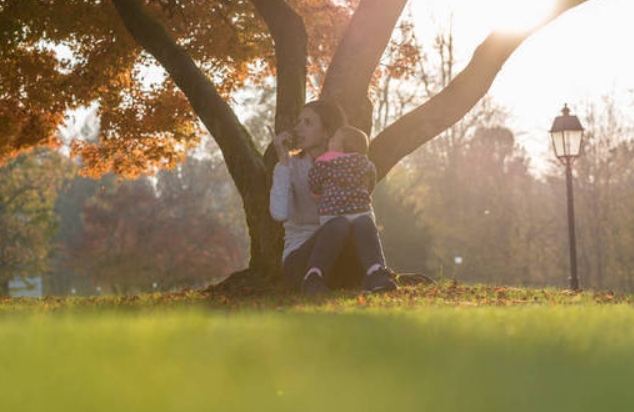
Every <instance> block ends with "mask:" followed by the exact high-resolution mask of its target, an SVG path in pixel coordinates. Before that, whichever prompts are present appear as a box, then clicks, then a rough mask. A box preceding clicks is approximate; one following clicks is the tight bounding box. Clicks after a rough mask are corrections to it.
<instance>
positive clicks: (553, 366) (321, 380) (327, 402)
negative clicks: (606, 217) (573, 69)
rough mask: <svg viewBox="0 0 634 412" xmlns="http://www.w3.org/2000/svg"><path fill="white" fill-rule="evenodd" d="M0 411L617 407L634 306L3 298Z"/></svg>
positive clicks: (491, 296)
mask: <svg viewBox="0 0 634 412" xmlns="http://www.w3.org/2000/svg"><path fill="white" fill-rule="evenodd" d="M0 344H1V345H2V349H3V350H2V351H1V352H0V388H2V389H1V391H2V395H1V396H0V411H16V412H17V411H19V412H22V411H64V412H66V411H432V410H433V411H498V410H499V411H502V410H504V411H508V410H514V411H586V410H587V411H611V410H630V409H631V408H632V406H634V391H632V390H631V386H632V382H634V306H632V301H631V298H630V297H627V296H621V297H618V296H614V295H613V294H593V293H581V294H575V293H570V292H565V291H553V290H549V291H544V290H539V291H535V290H524V289H509V288H497V289H496V288H483V287H482V288H480V287H475V288H471V287H462V286H457V285H455V284H448V285H443V286H441V287H435V286H434V287H426V288H425V287H410V288H403V289H401V290H399V291H398V292H396V293H393V294H390V295H386V296H377V297H375V296H372V297H359V296H357V295H355V294H353V293H348V294H338V295H335V296H333V297H328V298H323V297H322V298H314V299H305V298H302V297H299V296H267V297H250V298H242V299H240V298H235V297H227V296H208V295H204V294H197V293H189V294H176V295H170V296H167V295H148V296H143V297H134V298H99V299H96V298H94V299H78V298H75V299H53V298H49V299H41V300H24V299H19V300H10V299H6V300H4V301H3V302H2V303H0Z"/></svg>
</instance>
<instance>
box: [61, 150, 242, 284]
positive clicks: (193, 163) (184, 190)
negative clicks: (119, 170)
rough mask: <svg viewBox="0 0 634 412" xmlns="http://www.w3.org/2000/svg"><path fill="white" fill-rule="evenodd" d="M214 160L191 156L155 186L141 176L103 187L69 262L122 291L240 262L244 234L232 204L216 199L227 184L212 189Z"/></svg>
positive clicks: (208, 276)
mask: <svg viewBox="0 0 634 412" xmlns="http://www.w3.org/2000/svg"><path fill="white" fill-rule="evenodd" d="M210 165H211V162H210V161H209V160H206V161H198V160H195V159H189V160H188V161H187V162H186V163H185V164H183V165H182V167H180V168H179V170H178V171H174V172H161V173H159V175H158V179H157V182H156V189H155V188H154V185H153V184H152V182H151V181H150V180H149V179H148V178H139V179H136V180H131V181H124V182H122V183H120V184H118V185H116V186H114V187H113V188H112V189H111V190H103V191H98V193H97V195H96V196H94V197H92V198H91V199H90V200H89V201H88V202H87V203H86V204H85V206H84V209H83V231H82V235H81V237H80V239H79V241H77V242H73V243H69V244H67V248H66V252H67V254H68V259H67V264H68V265H69V266H71V267H72V268H73V269H74V270H76V271H77V272H79V273H81V274H82V275H84V276H86V277H87V278H89V279H90V280H91V282H92V283H93V287H97V286H99V287H100V288H101V289H102V290H103V291H112V292H117V293H123V294H126V293H130V292H137V291H139V290H154V289H158V290H166V291H167V290H173V289H175V288H181V287H194V286H198V287H200V286H202V285H205V284H209V283H211V282H214V281H216V282H217V281H218V280H220V279H222V278H223V277H224V274H226V273H228V272H230V271H232V270H237V269H238V268H240V267H241V266H242V265H244V263H245V261H246V251H247V249H246V245H245V244H244V242H243V241H244V240H246V237H243V238H242V239H241V238H240V237H239V236H238V234H239V230H233V229H234V228H235V226H234V225H235V223H236V222H235V220H236V217H235V216H232V215H231V212H230V210H231V208H230V207H227V206H228V204H227V203H226V202H225V204H222V205H220V206H221V207H218V206H219V205H218V204H214V202H213V201H212V200H213V199H214V198H216V197H219V198H220V199H222V195H223V193H222V191H223V190H222V187H220V186H215V190H214V189H212V188H213V187H214V186H212V185H210V182H212V181H213V180H214V179H213V177H212V176H210V175H211V174H212V173H214V170H213V169H212V168H211V167H210ZM224 184H225V185H226V179H225V183H224ZM212 191H213V198H212V197H211V195H212ZM219 210H225V211H226V213H224V215H223V214H221V213H218V211H219ZM241 240H242V241H241Z"/></svg>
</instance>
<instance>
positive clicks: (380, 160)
mask: <svg viewBox="0 0 634 412" xmlns="http://www.w3.org/2000/svg"><path fill="white" fill-rule="evenodd" d="M112 1H113V3H114V5H115V7H116V9H117V12H118V13H119V15H120V16H121V19H122V21H123V22H124V24H125V26H126V28H127V29H128V31H129V32H130V34H131V35H132V36H133V37H134V38H135V40H136V41H137V42H138V43H139V44H140V45H141V46H142V47H143V48H144V49H145V50H146V51H148V52H149V53H150V54H152V55H153V56H154V57H155V58H156V59H157V60H158V62H159V63H160V64H161V65H162V66H163V67H164V68H165V69H166V70H167V71H168V73H169V74H170V76H171V77H172V79H173V80H174V82H175V83H176V84H177V85H178V87H179V88H180V89H181V90H182V91H183V93H184V94H185V95H186V96H187V98H188V99H189V101H190V103H191V105H192V108H193V109H194V111H195V112H196V114H197V115H198V116H199V117H200V119H201V121H202V122H203V123H204V124H205V126H206V127H207V129H208V130H209V132H210V133H211V134H212V136H213V137H214V139H215V140H216V142H217V143H218V146H219V147H220V150H221V151H222V153H223V156H224V158H225V162H226V164H227V168H228V169H229V172H230V174H231V176H232V178H233V180H234V182H235V184H236V186H237V188H238V191H239V192H240V195H241V196H242V199H243V201H244V209H245V212H246V216H247V223H248V226H249V235H250V237H251V261H250V264H249V269H248V270H246V271H243V272H240V273H239V274H237V275H236V276H232V277H231V278H234V279H241V281H240V282H237V283H238V284H243V282H242V280H244V281H245V282H246V283H249V282H256V281H255V280H257V282H256V283H258V284H267V283H271V281H275V280H276V279H279V273H280V270H279V269H280V256H281V250H282V237H283V234H282V229H281V225H280V224H278V223H276V222H274V221H273V220H272V219H271V217H270V215H269V212H268V203H269V195H268V193H269V187H270V176H271V171H272V168H273V166H274V164H275V162H276V160H277V159H276V158H275V155H274V152H273V151H272V150H271V148H270V147H269V150H267V153H266V154H265V155H264V156H262V155H261V154H260V153H258V152H257V150H256V149H255V146H254V145H253V143H252V140H251V137H250V136H249V134H248V133H247V132H246V130H245V129H244V127H243V126H242V125H241V124H240V122H239V121H238V119H237V118H236V116H235V114H234V113H233V111H232V110H231V108H230V107H229V105H228V104H227V103H226V102H225V101H224V100H223V99H222V98H221V97H220V96H219V94H218V93H217V91H216V89H215V87H214V85H213V84H212V83H211V82H210V80H209V79H208V78H207V77H206V76H205V75H204V74H203V73H202V72H201V71H200V70H199V69H198V68H197V67H196V65H195V63H194V62H193V60H192V59H191V57H190V56H189V55H188V54H187V52H186V51H185V50H184V49H183V48H182V47H180V46H178V45H177V44H176V42H175V41H174V40H173V39H172V38H171V36H170V35H169V33H168V31H167V30H166V29H165V28H164V27H163V26H162V25H161V24H160V23H159V22H158V21H157V20H156V19H154V18H153V17H151V16H149V15H148V14H147V13H146V11H145V10H144V8H143V6H142V5H141V3H140V2H139V0H112ZM585 1H587V0H559V1H558V4H557V9H556V10H555V12H554V13H553V14H552V16H550V18H548V19H547V20H546V21H545V22H544V23H543V24H546V23H547V22H548V21H550V20H552V19H554V18H555V17H557V16H558V15H560V14H561V13H563V12H564V11H566V10H568V9H570V8H572V7H575V6H577V5H579V4H581V3H584V2H585ZM252 3H253V4H254V5H255V6H256V9H257V11H258V12H259V13H260V15H261V17H262V18H263V19H264V20H265V21H266V23H267V25H268V27H269V29H270V31H271V34H272V35H273V38H274V41H275V51H276V56H277V63H276V64H277V73H278V96H277V105H278V106H277V112H276V130H277V131H279V130H282V129H285V128H288V127H290V125H291V124H292V123H293V121H294V119H295V118H296V117H297V114H298V113H299V111H300V110H301V106H302V105H303V103H304V96H305V85H306V32H305V29H304V26H303V22H302V20H301V18H300V17H299V16H297V14H296V13H294V12H293V10H292V9H291V8H290V7H289V6H288V4H286V2H285V1H283V0H268V1H267V0H252ZM405 3H406V0H391V1H389V2H386V1H382V0H362V1H361V3H360V4H359V7H358V9H357V10H356V12H355V14H354V16H353V18H352V20H351V24H350V26H349V28H348V30H346V32H345V34H344V37H343V38H342V40H341V42H340V44H339V46H338V49H337V51H336V53H335V56H334V58H333V61H332V66H331V68H330V69H329V71H328V74H327V76H326V80H325V84H324V88H323V91H322V96H323V97H328V98H333V99H335V100H337V101H339V102H340V103H341V104H342V105H343V106H344V108H345V109H346V110H347V112H348V114H349V117H350V118H351V121H352V123H353V124H355V125H357V126H359V127H361V128H362V129H364V130H366V131H368V132H369V131H370V129H371V123H372V120H371V119H372V117H371V116H372V108H371V105H370V103H369V100H368V97H367V92H368V87H369V84H370V81H371V77H372V74H373V73H374V70H375V69H376V66H377V64H378V62H379V59H380V57H381V55H382V53H383V50H384V48H385V46H386V45H387V42H388V41H389V38H390V35H391V32H392V30H393V27H394V25H395V23H396V21H397V19H398V17H399V15H400V13H401V11H402V9H403V7H404V5H405ZM539 27H541V25H540V26H539ZM539 27H536V28H535V29H534V30H537V29H538V28H539ZM534 30H532V31H534ZM532 31H526V32H525V33H521V34H518V35H515V36H509V35H502V34H499V33H497V34H496V33H494V34H492V35H490V36H489V37H488V38H487V39H486V40H485V41H484V42H483V43H482V44H481V45H480V46H479V47H478V49H477V50H476V52H475V53H474V55H473V58H472V60H471V62H470V63H469V65H468V66H467V67H466V68H465V69H464V70H463V71H462V72H461V73H460V74H459V75H458V76H457V77H456V78H455V79H454V80H453V81H452V82H451V83H450V84H449V85H448V86H447V88H446V89H445V90H443V91H442V92H441V93H439V94H438V95H437V96H435V97H434V98H432V99H430V100H429V101H428V102H427V103H426V104H424V105H423V106H421V107H419V108H417V109H415V110H414V111H412V112H411V113H409V114H407V115H406V116H404V117H403V118H401V119H400V120H398V121H397V122H395V123H394V124H393V125H391V126H390V127H388V128H387V129H385V130H384V131H383V132H382V133H381V134H380V135H379V136H378V137H377V138H375V139H374V140H373V142H372V144H371V147H370V157H371V159H372V160H373V161H374V162H375V163H376V165H377V169H378V172H379V178H382V177H384V176H385V175H386V174H387V173H388V172H389V170H390V169H391V168H392V167H393V166H394V165H395V164H396V163H397V162H398V161H399V160H400V159H402V158H403V157H404V156H406V155H407V154H409V153H411V152H412V151H413V150H415V149H416V148H418V147H420V146H421V145H422V144H424V143H425V142H427V141H429V140H431V139H432V138H434V137H435V136H437V135H438V134H440V133H441V132H442V131H444V130H446V129H447V128H449V127H451V126H452V125H453V124H454V123H455V122H457V121H458V120H460V119H461V118H462V117H464V115H465V114H466V113H467V112H468V111H469V110H470V109H471V108H472V107H473V106H474V105H475V104H476V103H477V102H478V101H479V100H480V99H481V98H482V97H483V96H484V95H485V94H486V92H487V91H488V89H489V87H490V86H491V83H492V82H493V80H494V79H495V76H496V75H497V73H498V71H499V70H500V68H501V67H502V65H503V64H504V62H505V61H506V60H507V59H508V58H509V56H510V55H511V54H512V53H513V51H514V50H515V49H516V48H517V47H518V46H519V45H520V44H521V43H522V42H523V41H524V40H525V39H526V37H528V36H529V35H530V34H531V33H532ZM254 275H255V276H254Z"/></svg>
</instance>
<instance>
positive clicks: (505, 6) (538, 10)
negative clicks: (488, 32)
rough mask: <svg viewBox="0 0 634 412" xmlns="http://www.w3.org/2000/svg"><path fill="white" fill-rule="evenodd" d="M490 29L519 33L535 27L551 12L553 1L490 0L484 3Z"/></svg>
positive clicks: (484, 12)
mask: <svg viewBox="0 0 634 412" xmlns="http://www.w3.org/2000/svg"><path fill="white" fill-rule="evenodd" d="M486 3H487V5H488V6H489V7H488V10H486V11H483V14H488V16H489V17H488V19H489V24H490V27H491V29H493V30H500V31H510V32H520V31H525V30H529V29H531V28H533V27H535V26H536V25H537V24H539V23H540V22H542V21H544V20H545V19H546V17H547V16H548V15H549V14H550V13H551V12H552V9H553V0H490V1H488V2H486Z"/></svg>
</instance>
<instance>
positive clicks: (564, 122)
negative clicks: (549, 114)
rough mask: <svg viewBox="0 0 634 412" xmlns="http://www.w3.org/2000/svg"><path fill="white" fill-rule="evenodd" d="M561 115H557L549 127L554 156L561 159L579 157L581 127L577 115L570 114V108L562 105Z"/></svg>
mask: <svg viewBox="0 0 634 412" xmlns="http://www.w3.org/2000/svg"><path fill="white" fill-rule="evenodd" d="M561 112H562V116H557V117H556V118H555V121H554V122H553V126H552V128H551V129H550V137H551V140H552V143H553V149H554V150H555V156H557V158H558V159H561V160H571V159H575V158H577V157H579V154H580V152H581V140H582V138H583V127H582V126H581V122H579V119H578V118H577V116H571V115H570V109H568V106H567V105H564V108H563V109H562V111H561Z"/></svg>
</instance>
